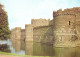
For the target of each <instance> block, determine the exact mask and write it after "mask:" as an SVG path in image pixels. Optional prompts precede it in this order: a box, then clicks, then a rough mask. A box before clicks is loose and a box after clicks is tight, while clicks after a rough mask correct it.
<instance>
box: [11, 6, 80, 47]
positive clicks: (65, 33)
mask: <svg viewBox="0 0 80 57" xmlns="http://www.w3.org/2000/svg"><path fill="white" fill-rule="evenodd" d="M53 17H54V19H53V20H50V19H48V20H47V19H43V18H40V19H32V20H31V24H26V25H25V29H21V28H20V27H16V28H14V29H12V30H11V37H12V38H11V39H12V40H13V39H23V40H25V43H26V42H40V43H46V44H53V46H55V47H76V46H80V45H79V43H80V7H75V8H67V9H64V10H62V9H59V10H57V11H53ZM74 39H75V40H74ZM14 42H16V41H14Z"/></svg>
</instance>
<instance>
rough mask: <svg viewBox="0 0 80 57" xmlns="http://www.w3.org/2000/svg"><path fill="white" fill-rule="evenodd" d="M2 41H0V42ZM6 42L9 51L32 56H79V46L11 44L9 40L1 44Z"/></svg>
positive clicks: (29, 43)
mask: <svg viewBox="0 0 80 57" xmlns="http://www.w3.org/2000/svg"><path fill="white" fill-rule="evenodd" d="M0 43H2V42H0ZM5 43H6V44H7V45H8V46H9V49H10V50H11V53H16V54H26V55H34V56H51V57H53V56H55V57H80V47H76V48H54V47H53V46H51V45H46V44H40V43H32V42H28V43H26V44H23V45H20V42H18V43H17V44H13V43H12V42H11V41H10V40H7V41H4V43H2V44H5Z"/></svg>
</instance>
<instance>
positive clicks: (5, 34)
mask: <svg viewBox="0 0 80 57" xmlns="http://www.w3.org/2000/svg"><path fill="white" fill-rule="evenodd" d="M3 7H4V6H3V5H2V4H0V40H7V39H8V38H9V35H10V30H9V27H8V15H7V12H6V11H5V10H4V8H3Z"/></svg>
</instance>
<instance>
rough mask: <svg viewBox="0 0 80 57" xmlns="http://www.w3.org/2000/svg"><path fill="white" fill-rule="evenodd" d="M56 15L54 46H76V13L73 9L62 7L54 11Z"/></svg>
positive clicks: (54, 15)
mask: <svg viewBox="0 0 80 57" xmlns="http://www.w3.org/2000/svg"><path fill="white" fill-rule="evenodd" d="M53 17H54V21H53V23H54V28H53V35H54V40H55V43H54V46H56V47H75V46H76V45H75V40H76V39H77V38H76V36H75V21H76V19H75V14H74V12H73V10H72V9H65V10H64V11H62V10H61V9H60V10H58V11H55V12H53Z"/></svg>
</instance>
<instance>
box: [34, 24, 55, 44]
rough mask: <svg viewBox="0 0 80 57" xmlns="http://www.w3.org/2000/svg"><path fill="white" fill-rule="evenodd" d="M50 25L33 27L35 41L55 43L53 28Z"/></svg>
mask: <svg viewBox="0 0 80 57" xmlns="http://www.w3.org/2000/svg"><path fill="white" fill-rule="evenodd" d="M52 27H53V26H52V25H50V26H41V27H36V28H34V29H33V39H34V42H41V43H48V44H53V29H52Z"/></svg>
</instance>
